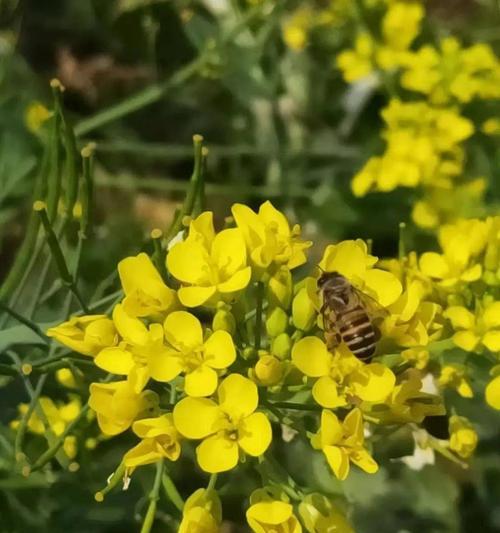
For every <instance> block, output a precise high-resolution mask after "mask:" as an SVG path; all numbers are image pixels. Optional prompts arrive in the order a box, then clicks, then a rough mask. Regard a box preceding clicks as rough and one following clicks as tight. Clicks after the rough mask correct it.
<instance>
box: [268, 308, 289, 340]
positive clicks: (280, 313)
mask: <svg viewBox="0 0 500 533" xmlns="http://www.w3.org/2000/svg"><path fill="white" fill-rule="evenodd" d="M287 326H288V315H287V314H286V312H285V311H284V310H283V309H281V307H275V308H274V309H273V310H272V311H271V312H269V313H268V314H267V319H266V330H267V334H268V335H269V336H270V337H277V336H278V335H280V334H281V333H284V332H285V331H286V328H287Z"/></svg>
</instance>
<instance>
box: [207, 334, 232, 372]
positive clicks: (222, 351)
mask: <svg viewBox="0 0 500 533" xmlns="http://www.w3.org/2000/svg"><path fill="white" fill-rule="evenodd" d="M235 359H236V348H235V347H234V343H233V338H232V337H231V335H230V334H229V333H228V332H227V331H222V330H219V331H215V332H214V333H212V335H210V337H209V338H208V339H207V341H206V342H205V345H204V360H205V364H207V365H208V366H210V367H212V368H218V369H223V368H227V367H228V366H230V365H232V364H233V363H234V361H235Z"/></svg>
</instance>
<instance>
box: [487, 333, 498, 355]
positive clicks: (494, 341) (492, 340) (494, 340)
mask: <svg viewBox="0 0 500 533" xmlns="http://www.w3.org/2000/svg"><path fill="white" fill-rule="evenodd" d="M483 344H484V345H485V346H486V348H488V350H489V351H490V352H500V331H488V332H487V333H485V335H484V337H483Z"/></svg>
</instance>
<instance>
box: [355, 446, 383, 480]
mask: <svg viewBox="0 0 500 533" xmlns="http://www.w3.org/2000/svg"><path fill="white" fill-rule="evenodd" d="M350 459H351V461H352V462H353V463H354V464H355V465H357V466H359V468H361V469H362V470H364V471H365V472H367V473H368V474H375V472H377V471H378V464H377V463H376V461H375V460H374V459H373V458H372V456H371V455H370V454H369V453H368V452H367V451H366V450H365V449H364V448H360V449H357V450H355V451H354V452H353V453H351V455H350Z"/></svg>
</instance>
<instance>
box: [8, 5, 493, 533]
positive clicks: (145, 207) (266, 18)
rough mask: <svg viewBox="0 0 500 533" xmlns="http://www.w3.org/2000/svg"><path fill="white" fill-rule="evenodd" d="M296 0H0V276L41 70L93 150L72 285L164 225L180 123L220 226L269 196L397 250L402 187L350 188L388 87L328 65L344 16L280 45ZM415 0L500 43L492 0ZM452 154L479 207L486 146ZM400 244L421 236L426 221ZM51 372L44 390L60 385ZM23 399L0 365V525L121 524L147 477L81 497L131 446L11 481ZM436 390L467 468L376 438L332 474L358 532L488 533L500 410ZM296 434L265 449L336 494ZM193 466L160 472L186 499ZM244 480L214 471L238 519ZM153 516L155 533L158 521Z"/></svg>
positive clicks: (20, 205) (23, 211)
mask: <svg viewBox="0 0 500 533" xmlns="http://www.w3.org/2000/svg"><path fill="white" fill-rule="evenodd" d="M308 3H309V4H314V5H319V6H320V5H321V4H322V3H323V4H324V3H325V2H321V1H319V0H318V2H298V1H279V2H265V1H262V2H258V1H253V2H246V1H238V0H232V1H229V0H206V1H205V2H201V1H198V2H195V1H189V0H177V1H173V0H170V1H146V0H94V1H91V0H43V1H40V0H26V1H24V2H23V1H21V0H0V227H1V232H0V279H1V278H2V277H3V276H5V274H6V273H7V272H8V270H9V267H10V265H11V264H12V261H13V258H14V257H15V254H16V250H17V249H18V246H19V244H20V242H21V240H22V237H23V234H24V229H25V221H26V217H27V214H28V213H29V211H30V208H31V206H30V202H31V197H30V194H31V191H32V187H33V179H34V174H35V169H36V167H37V163H38V161H39V159H40V157H41V152H42V138H41V135H39V134H37V133H33V132H32V131H30V130H29V129H28V127H27V124H26V110H27V109H28V107H29V106H30V105H31V104H33V102H40V103H42V104H44V105H47V106H48V107H50V105H51V94H50V88H49V81H50V79H52V78H54V77H57V78H59V79H60V80H61V82H62V84H63V85H64V86H65V87H66V91H65V93H64V107H65V109H66V112H67V114H68V115H69V117H70V118H71V120H72V121H73V123H74V125H75V127H76V132H77V134H78V143H79V146H83V145H85V144H86V143H87V142H88V141H96V142H97V151H96V167H95V180H96V195H95V196H96V231H95V235H94V237H93V239H92V240H90V241H88V242H87V243H86V249H85V254H84V255H83V258H82V266H81V278H82V280H83V283H84V285H85V287H88V290H90V288H92V289H95V287H96V286H97V285H98V284H99V283H100V282H101V281H102V280H103V279H105V278H107V277H108V276H110V275H111V274H112V273H113V272H114V270H115V266H116V263H117V261H118V260H119V259H120V258H122V257H124V256H125V255H128V254H132V253H136V252H137V251H138V250H139V249H140V248H141V245H142V242H143V241H144V240H145V239H146V238H147V236H148V235H149V231H150V230H151V229H153V228H156V227H159V228H163V229H165V228H167V227H168V225H169V223H170V222H171V220H172V218H173V215H174V210H175V207H176V206H177V205H178V204H179V202H180V201H181V200H182V197H183V193H184V191H185V189H186V186H187V180H188V178H189V175H190V173H191V166H192V147H191V138H192V135H193V134H194V133H200V134H202V135H203V136H204V138H205V140H206V143H207V145H208V147H209V150H210V152H209V158H208V168H207V182H208V183H207V188H206V192H207V198H208V201H207V203H208V208H210V209H212V210H214V211H215V213H216V217H217V218H218V221H219V222H220V223H222V221H223V218H224V216H226V215H227V214H228V213H229V206H230V205H231V204H232V203H233V202H236V201H237V202H244V203H248V204H249V205H251V206H256V205H258V204H259V203H260V202H262V201H264V200H265V199H270V200H271V201H273V203H275V205H276V206H277V207H279V208H280V209H283V210H284V211H285V212H286V213H287V215H289V216H290V217H291V218H292V219H296V220H297V221H299V222H300V223H301V224H302V227H303V232H304V233H305V235H306V236H307V237H308V238H312V239H314V240H315V242H316V245H317V249H318V250H319V249H320V248H321V246H322V245H323V244H324V243H326V242H327V241H332V240H337V239H341V238H357V237H361V238H365V239H366V238H371V239H373V240H374V251H375V253H376V254H379V255H382V256H384V255H391V254H394V253H396V251H397V241H398V223H399V222H400V221H406V220H408V218H409V213H410V210H411V206H412V203H413V201H414V198H413V196H412V192H411V191H410V192H408V191H404V192H403V191H396V192H394V193H391V194H385V195H383V194H372V195H369V196H368V197H366V198H364V199H362V200H359V199H355V198H354V197H353V196H352V194H351V192H350V180H351V178H352V176H353V174H354V173H355V172H356V171H357V170H359V168H360V167H361V166H362V164H363V163H364V161H366V159H367V158H368V157H369V156H370V155H372V154H373V153H375V151H376V150H377V149H378V148H379V147H380V146H381V142H382V141H381V139H380V127H381V122H380V118H379V111H380V109H381V108H382V107H383V106H384V105H385V104H386V102H387V99H386V97H385V96H384V95H383V94H381V93H380V92H378V91H377V90H376V88H373V87H372V88H370V87H368V88H367V87H365V88H363V87H361V88H360V87H349V86H347V85H346V84H345V83H344V82H343V80H342V78H341V75H340V73H339V71H338V70H336V68H335V66H334V57H335V54H336V53H337V52H338V51H339V50H341V49H342V48H345V47H347V46H350V45H351V42H352V36H353V27H352V24H346V25H344V26H342V27H341V28H336V29H334V30H331V29H330V30H328V31H324V30H322V31H318V32H317V33H314V34H312V35H311V36H310V43H309V46H308V47H307V48H306V50H304V51H302V52H296V51H293V50H290V49H289V48H288V47H287V46H286V44H285V43H284V41H283V38H282V29H283V24H284V23H285V21H286V20H287V17H290V16H291V14H292V13H293V12H294V10H295V9H296V8H298V7H299V6H301V5H303V4H308ZM428 12H429V15H428V20H426V24H425V27H426V31H428V32H430V29H429V28H431V27H432V28H433V31H434V33H435V35H446V34H447V33H449V32H454V33H456V34H458V35H460V36H461V37H462V38H463V39H464V40H465V41H466V42H476V41H486V42H489V43H490V44H491V45H492V46H493V47H494V48H495V49H496V50H497V52H498V50H499V44H500V4H499V3H498V1H494V0H492V1H486V0H483V1H479V0H478V1H472V0H467V1H466V0H455V1H452V0H448V1H445V0H437V1H430V2H428ZM117 106H118V107H117ZM468 113H469V114H474V113H475V110H474V108H473V107H472V106H471V109H468ZM478 113H481V111H478ZM471 143H474V141H471ZM469 153H470V154H472V155H471V157H470V160H469V163H468V164H469V166H472V167H473V172H472V173H475V174H479V175H487V176H488V177H489V179H490V183H491V184H492V186H491V188H490V191H489V193H488V194H489V195H490V196H489V201H490V202H491V203H495V202H498V201H500V183H499V180H500V167H499V165H498V162H499V160H500V155H499V154H500V149H499V147H498V146H497V145H495V144H494V143H493V141H491V144H485V143H484V142H483V143H482V144H481V143H479V142H477V143H476V144H473V145H472V146H471V148H470V152H469ZM412 238H413V239H414V242H415V243H416V244H419V243H432V242H433V238H432V236H430V235H426V234H424V233H418V232H413V234H412ZM35 281H36V280H34V281H33V282H32V283H33V284H34V283H35ZM112 288H113V283H110V286H109V287H106V291H111V290H112ZM29 296H30V293H29V290H28V291H26V293H25V294H24V295H23V298H22V299H21V305H20V308H21V309H23V306H26V305H29ZM58 303H59V304H60V301H59V300H57V299H55V300H51V301H49V302H48V303H47V304H46V305H45V306H44V307H43V308H41V309H40V310H38V315H37V318H38V321H40V322H50V320H52V319H54V318H57V316H58V314H57V311H58V308H57V306H58ZM4 326H5V327H6V328H7V327H12V323H9V324H7V325H5V324H4ZM14 334H15V332H14ZM7 347H8V344H6V343H4V344H2V343H0V349H2V350H6V349H7ZM2 358H3V355H2V354H0V360H1V359H2ZM51 379H52V378H50V379H49V381H48V383H47V389H46V392H47V393H49V394H50V393H51V391H52V392H53V394H61V393H60V392H57V391H58V390H60V389H58V387H57V385H56V383H55V381H54V380H53V379H52V381H51ZM450 394H452V393H450ZM26 400H27V398H26V397H25V392H24V389H23V387H22V385H21V383H20V379H19V378H12V377H0V422H1V424H2V425H0V531H2V532H5V533H7V532H13V533H14V532H16V533H18V532H27V531H37V532H38V531H39V532H45V531H47V532H48V531H50V532H63V531H74V532H78V533H84V532H117V533H118V532H124V531H135V530H137V529H138V524H139V523H140V518H139V517H140V515H141V514H142V513H143V512H144V508H145V499H144V495H145V494H147V491H148V490H149V487H150V485H151V476H152V471H150V469H147V468H144V469H142V471H141V472H140V473H137V475H134V479H133V482H132V484H131V487H130V489H129V490H128V491H127V492H118V493H115V494H114V495H112V496H110V497H108V498H107V499H106V501H105V503H103V504H97V503H95V502H94V499H93V493H94V492H95V491H96V490H98V489H100V488H102V487H103V486H104V484H105V481H106V478H107V476H108V475H109V474H110V473H111V472H112V471H113V470H114V468H115V467H116V465H117V464H118V462H119V459H120V457H121V455H120V454H121V452H122V451H125V450H126V449H127V448H128V447H130V446H131V445H132V443H133V438H131V437H130V436H124V437H119V438H116V439H114V440H113V441H111V442H110V441H105V442H103V443H101V444H100V445H99V446H98V447H97V449H95V450H92V451H90V450H87V449H85V448H84V447H82V449H81V451H80V454H79V456H78V462H79V464H80V469H79V470H78V471H77V472H75V473H70V472H67V471H63V470H59V469H58V468H57V467H54V470H53V471H52V472H49V473H45V472H44V473H40V474H35V475H32V476H31V477H30V478H29V479H24V478H22V476H20V474H19V473H16V472H15V468H14V464H13V458H12V457H11V451H12V450H11V444H10V443H11V442H12V431H11V430H10V429H9V427H8V424H9V422H10V421H11V420H12V419H14V418H15V417H16V416H17V410H16V409H17V405H18V403H19V402H21V401H26ZM450 400H451V401H452V402H456V404H457V405H458V406H459V409H460V412H461V413H462V414H465V415H467V414H468V413H474V416H473V418H474V419H475V420H480V419H481V418H482V419H481V420H480V421H481V425H480V427H479V434H480V438H481V443H480V446H479V450H478V453H477V456H476V458H474V459H473V460H472V466H471V468H470V469H469V470H467V471H465V470H461V469H460V468H459V467H457V466H455V465H453V464H449V463H445V462H442V461H439V460H438V461H437V462H438V467H431V466H427V467H425V468H424V469H423V470H421V471H413V470H410V469H408V468H407V467H406V466H404V465H403V464H402V463H401V462H397V461H394V462H391V461H390V460H389V457H393V456H394V454H393V451H391V450H385V449H384V446H383V445H379V446H378V447H377V449H376V451H377V459H379V460H380V462H381V463H384V464H385V465H386V467H384V468H383V469H381V471H380V472H379V473H378V474H377V475H375V476H366V475H364V474H362V473H360V472H353V474H352V476H351V477H350V478H349V480H348V481H347V482H346V487H347V489H346V490H347V495H348V497H349V499H351V500H352V501H353V502H354V504H355V514H354V522H355V524H356V526H357V530H358V531H360V532H361V533H372V532H381V531H383V532H388V533H392V532H394V533H396V532H401V533H402V532H406V531H408V532H416V531H425V532H429V533H432V532H476V531H481V532H484V533H489V532H494V531H500V461H499V444H500V440H499V438H500V420H499V418H498V415H497V414H495V413H494V412H492V411H491V410H488V409H487V408H486V407H485V406H484V403H483V401H482V399H481V398H478V399H477V400H473V401H467V402H465V401H463V400H462V401H459V400H458V398H450ZM94 432H95V433H97V430H96V428H94ZM300 446H301V445H300V444H299V443H295V444H294V445H292V446H291V450H288V451H287V452H285V451H284V450H283V452H282V453H283V454H285V453H287V454H289V456H287V457H283V461H286V462H287V463H289V464H290V468H291V470H292V471H294V472H295V474H296V476H297V479H299V480H301V481H303V482H304V484H308V485H309V486H310V487H311V488H316V489H322V490H325V491H327V492H328V491H335V487H334V486H332V483H333V482H332V480H331V476H330V475H329V474H328V471H327V468H326V465H325V464H324V462H323V461H322V460H320V458H319V457H318V458H317V461H316V460H315V461H314V462H313V463H312V464H309V463H307V464H303V462H302V458H303V457H309V455H307V454H304V453H302V450H301V449H300ZM44 447H45V441H44V440H43V438H41V437H33V436H30V437H28V451H30V450H32V451H34V452H36V453H39V452H40V451H41V450H43V449H44ZM36 453H35V455H36ZM384 454H385V455H386V459H384ZM183 465H184V466H183ZM191 471H192V466H191V464H190V463H189V462H188V461H187V460H186V459H183V462H182V463H181V464H178V465H177V464H176V465H175V467H174V470H173V473H174V476H175V477H176V479H178V480H179V479H180V480H181V481H180V482H179V489H180V490H181V491H182V492H183V494H184V495H187V494H189V492H190V491H191V490H193V489H194V488H196V487H198V486H200V485H201V484H203V483H205V479H204V477H203V476H201V474H200V472H198V471H195V472H193V474H192V475H191V474H189V476H187V475H186V472H191ZM179 473H181V474H179ZM252 476H253V474H251V473H248V476H244V475H243V474H242V473H232V474H226V475H224V476H222V482H221V485H222V486H223V490H222V492H223V494H224V497H225V498H226V502H228V504H227V505H226V506H225V508H224V511H225V517H226V519H227V520H229V521H231V520H232V519H233V520H236V519H237V517H238V516H240V515H241V508H240V507H241V505H242V503H241V498H242V497H243V495H246V494H248V490H249V487H250V488H252V487H254V486H256V483H257V482H258V480H256V479H253V477H252ZM162 508H163V509H164V511H165V513H164V514H162V513H160V515H159V519H158V521H157V523H156V525H155V528H154V531H158V532H159V531H172V530H173V526H172V522H171V519H170V518H169V516H168V515H167V512H166V511H168V510H169V509H168V508H167V507H166V506H163V507H162ZM138 520H139V521H138Z"/></svg>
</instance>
